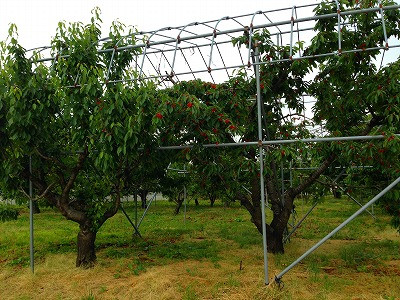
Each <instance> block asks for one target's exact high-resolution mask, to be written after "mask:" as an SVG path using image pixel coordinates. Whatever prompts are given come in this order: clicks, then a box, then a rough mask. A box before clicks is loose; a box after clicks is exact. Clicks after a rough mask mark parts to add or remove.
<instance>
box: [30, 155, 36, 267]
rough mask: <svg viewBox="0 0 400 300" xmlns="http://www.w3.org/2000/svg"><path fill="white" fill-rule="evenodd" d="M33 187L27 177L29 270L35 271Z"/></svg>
mask: <svg viewBox="0 0 400 300" xmlns="http://www.w3.org/2000/svg"><path fill="white" fill-rule="evenodd" d="M29 175H30V177H32V156H31V155H30V156H29ZM32 198H33V188H32V180H31V178H29V250H30V262H31V271H32V273H35V262H34V256H33V251H34V248H33V203H32Z"/></svg>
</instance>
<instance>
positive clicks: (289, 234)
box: [283, 201, 318, 243]
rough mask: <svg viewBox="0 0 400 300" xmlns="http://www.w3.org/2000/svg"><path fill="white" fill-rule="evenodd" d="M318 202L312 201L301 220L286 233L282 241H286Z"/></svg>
mask: <svg viewBox="0 0 400 300" xmlns="http://www.w3.org/2000/svg"><path fill="white" fill-rule="evenodd" d="M317 204H318V202H317V201H316V202H314V204H313V206H311V208H310V209H309V210H308V211H307V213H306V214H305V215H304V216H303V217H302V218H301V220H300V221H299V222H298V223H297V224H296V225H295V226H294V227H293V229H292V231H290V232H289V233H288V235H287V236H286V237H285V238H284V239H283V242H284V243H286V242H287V241H288V240H289V238H290V236H291V235H292V234H293V233H294V232H295V231H296V230H297V228H299V226H300V225H301V224H302V223H303V222H304V220H305V219H306V218H307V217H308V215H309V214H310V213H311V212H312V211H313V209H314V208H315V207H316V206H317Z"/></svg>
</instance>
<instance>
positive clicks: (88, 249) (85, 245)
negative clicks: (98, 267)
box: [76, 225, 97, 268]
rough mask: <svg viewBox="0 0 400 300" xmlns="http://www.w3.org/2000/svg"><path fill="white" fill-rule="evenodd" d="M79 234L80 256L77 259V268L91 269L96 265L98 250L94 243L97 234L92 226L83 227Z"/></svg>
mask: <svg viewBox="0 0 400 300" xmlns="http://www.w3.org/2000/svg"><path fill="white" fill-rule="evenodd" d="M79 228H80V231H79V233H78V241H77V246H78V256H77V257H76V266H77V267H84V268H90V267H92V266H93V265H94V264H95V263H96V250H95V246H94V242H95V240H96V233H97V232H95V231H93V229H92V228H91V226H88V225H81V226H80V227H79Z"/></svg>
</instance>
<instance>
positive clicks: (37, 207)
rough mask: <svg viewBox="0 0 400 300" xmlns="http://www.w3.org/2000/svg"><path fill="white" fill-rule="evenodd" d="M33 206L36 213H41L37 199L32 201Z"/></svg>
mask: <svg viewBox="0 0 400 300" xmlns="http://www.w3.org/2000/svg"><path fill="white" fill-rule="evenodd" d="M32 208H33V213H34V214H40V208H39V205H38V203H37V201H32Z"/></svg>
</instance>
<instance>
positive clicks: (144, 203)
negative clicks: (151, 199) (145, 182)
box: [139, 190, 149, 209]
mask: <svg viewBox="0 0 400 300" xmlns="http://www.w3.org/2000/svg"><path fill="white" fill-rule="evenodd" d="M148 193H149V192H148V191H146V190H141V191H140V192H139V196H140V200H142V208H143V209H145V208H146V207H147V194H148Z"/></svg>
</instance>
